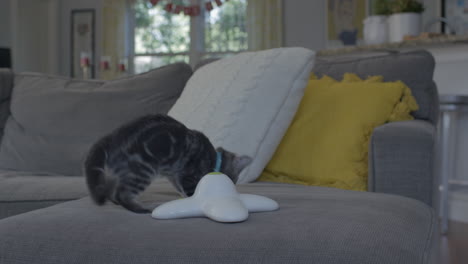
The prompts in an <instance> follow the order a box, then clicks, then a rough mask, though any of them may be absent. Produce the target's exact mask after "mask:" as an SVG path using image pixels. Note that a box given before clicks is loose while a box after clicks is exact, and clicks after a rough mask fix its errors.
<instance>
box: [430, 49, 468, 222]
mask: <svg viewBox="0 0 468 264" xmlns="http://www.w3.org/2000/svg"><path fill="white" fill-rule="evenodd" d="M428 50H429V51H430V52H431V53H432V54H433V56H434V58H435V61H436V68H435V72H434V80H435V82H436V83H437V87H438V90H439V94H441V95H444V94H453V95H468V43H467V44H452V45H447V46H445V47H438V48H429V49H428ZM455 116H456V120H455V122H456V124H453V125H454V127H453V128H454V130H455V132H454V134H452V137H453V144H450V146H451V147H450V148H449V151H450V152H451V153H453V155H450V158H449V159H448V162H449V164H451V165H453V169H452V170H451V171H453V175H450V178H452V179H454V180H461V181H468V162H466V158H467V157H468V113H467V112H466V111H465V112H460V113H458V114H456V115H455ZM452 157H453V160H451V159H452ZM446 161H447V160H446ZM449 171H450V170H449ZM445 173H447V171H442V172H441V174H442V175H441V177H444V176H445V177H446V176H447V174H445ZM449 189H450V192H449V196H448V197H449V206H448V208H449V218H450V219H453V220H456V221H463V222H468V203H467V201H468V186H464V185H451V188H449Z"/></svg>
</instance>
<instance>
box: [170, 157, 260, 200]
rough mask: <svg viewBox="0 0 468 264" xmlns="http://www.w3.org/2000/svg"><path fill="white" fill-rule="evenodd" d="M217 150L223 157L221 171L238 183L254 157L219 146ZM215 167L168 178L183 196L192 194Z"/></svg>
mask: <svg viewBox="0 0 468 264" xmlns="http://www.w3.org/2000/svg"><path fill="white" fill-rule="evenodd" d="M216 151H217V152H219V153H220V154H221V157H222V161H221V169H220V172H221V173H223V174H226V176H228V177H229V178H231V180H232V181H233V182H234V183H236V182H237V179H238V178H239V175H240V173H241V172H242V170H243V169H244V168H245V167H247V166H248V165H249V164H250V163H251V162H252V158H250V157H247V156H239V155H237V154H235V153H232V152H230V151H227V150H224V149H223V148H217V149H216ZM211 163H212V161H211V162H209V164H211ZM200 165H201V167H204V166H203V163H201V164H200ZM214 169H215V168H214V167H210V168H203V169H201V170H200V172H201V173H200V174H197V173H195V174H193V173H191V174H187V176H185V177H182V178H179V177H169V178H168V179H169V181H171V182H172V184H173V185H174V186H175V187H176V189H177V190H178V192H179V193H180V194H181V195H182V196H184V197H187V196H192V195H193V193H194V192H195V189H196V187H197V185H198V182H199V181H200V180H201V178H203V176H205V175H206V173H208V172H212V171H214Z"/></svg>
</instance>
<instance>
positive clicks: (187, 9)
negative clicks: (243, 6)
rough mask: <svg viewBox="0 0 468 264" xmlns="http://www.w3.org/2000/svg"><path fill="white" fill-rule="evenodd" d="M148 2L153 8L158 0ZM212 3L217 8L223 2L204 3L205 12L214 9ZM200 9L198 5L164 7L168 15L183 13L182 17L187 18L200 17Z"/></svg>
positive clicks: (169, 4)
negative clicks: (185, 16)
mask: <svg viewBox="0 0 468 264" xmlns="http://www.w3.org/2000/svg"><path fill="white" fill-rule="evenodd" d="M169 1H170V0H169ZM227 1H229V0H224V2H227ZM149 2H150V3H151V4H152V5H153V6H155V5H157V4H158V3H159V2H160V0H149ZM213 2H214V3H216V5H217V6H218V7H220V6H222V5H223V1H221V0H212V1H207V2H205V9H206V11H208V12H210V11H211V10H213V8H214V7H213ZM201 8H202V7H201V6H200V5H192V6H184V5H174V4H173V3H172V2H168V3H167V4H166V5H165V6H164V10H166V11H167V12H169V13H174V14H180V13H181V12H182V11H183V12H184V15H187V16H198V15H200V12H201Z"/></svg>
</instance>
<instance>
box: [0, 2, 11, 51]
mask: <svg viewBox="0 0 468 264" xmlns="http://www.w3.org/2000/svg"><path fill="white" fill-rule="evenodd" d="M10 27H11V23H10V0H0V47H10V46H11V30H10Z"/></svg>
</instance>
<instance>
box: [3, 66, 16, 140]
mask: <svg viewBox="0 0 468 264" xmlns="http://www.w3.org/2000/svg"><path fill="white" fill-rule="evenodd" d="M13 85H14V73H13V71H12V70H10V69H7V68H0V140H1V138H2V137H3V129H4V128H5V123H6V120H7V118H8V116H10V97H11V91H12V90H13Z"/></svg>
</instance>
